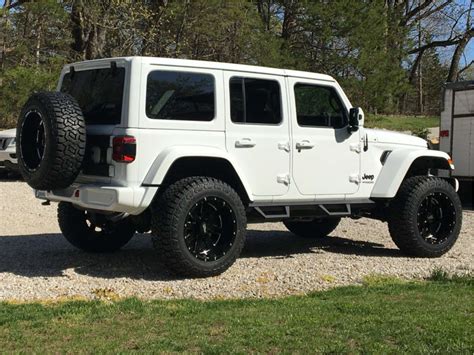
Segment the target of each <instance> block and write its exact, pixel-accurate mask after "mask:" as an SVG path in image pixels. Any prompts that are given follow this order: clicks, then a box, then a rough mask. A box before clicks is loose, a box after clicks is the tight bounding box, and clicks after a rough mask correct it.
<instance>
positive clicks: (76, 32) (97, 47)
mask: <svg viewBox="0 0 474 355" xmlns="http://www.w3.org/2000/svg"><path fill="white" fill-rule="evenodd" d="M88 3H89V2H88ZM107 10H108V9H107V8H105V9H104V11H102V12H106V11H107ZM93 16H96V17H97V18H93ZM104 17H105V14H104V13H98V9H97V8H95V7H94V4H93V2H90V3H89V6H88V7H87V6H85V5H84V2H83V1H82V0H75V1H74V2H73V5H72V9H71V22H72V28H71V34H72V38H73V40H74V42H73V43H72V45H71V48H72V49H73V50H74V51H75V52H77V53H78V54H79V55H80V57H81V58H82V59H85V60H89V59H97V58H101V57H102V56H103V55H104V49H105V44H106V38H107V36H106V30H105V28H104V27H102V26H100V25H99V24H98V22H99V19H100V20H101V21H103V22H105V21H106V19H105V18H104Z"/></svg>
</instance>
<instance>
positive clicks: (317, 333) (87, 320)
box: [0, 278, 474, 353]
mask: <svg viewBox="0 0 474 355" xmlns="http://www.w3.org/2000/svg"><path fill="white" fill-rule="evenodd" d="M379 279H380V278H379ZM383 280H384V281H383V282H372V283H371V285H370V286H367V285H366V286H359V287H358V286H353V287H344V288H335V289H333V290H330V291H327V292H318V293H313V294H311V295H308V296H301V297H296V296H295V297H288V298H283V299H276V300H275V299H273V300H272V299H265V300H232V301H210V302H199V301H193V300H180V301H140V300H137V299H127V300H121V301H117V302H101V301H91V302H84V301H74V302H66V303H58V304H46V305H42V304H38V303H32V304H9V303H0V344H2V352H7V353H8V352H14V351H21V352H32V351H34V352H38V353H43V352H49V353H51V352H54V353H57V352H72V353H75V352H114V353H115V352H127V351H136V350H138V351H146V352H163V351H166V352H182V351H188V352H206V353H222V352H239V353H247V352H300V353H307V352H311V353H314V352H333V353H341V352H342V353H346V352H369V353H380V352H382V353H386V352H390V353H394V352H409V353H420V352H437V353H472V352H473V351H474V338H473V337H472V334H473V331H474V324H473V312H474V304H473V299H474V286H473V283H472V278H464V279H461V278H460V279H458V281H452V280H450V281H436V282H434V281H426V282H403V283H400V282H394V283H392V282H390V281H389V280H388V279H386V278H385V279H383ZM466 280H468V281H469V280H470V281H469V282H466Z"/></svg>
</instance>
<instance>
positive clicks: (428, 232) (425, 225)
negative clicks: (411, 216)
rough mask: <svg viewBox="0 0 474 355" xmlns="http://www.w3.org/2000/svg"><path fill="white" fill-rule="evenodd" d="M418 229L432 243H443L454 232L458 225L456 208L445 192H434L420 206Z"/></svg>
mask: <svg viewBox="0 0 474 355" xmlns="http://www.w3.org/2000/svg"><path fill="white" fill-rule="evenodd" d="M417 224H418V231H419V233H420V235H421V237H422V238H423V239H424V240H425V241H426V242H427V243H430V244H442V243H444V242H445V241H446V240H447V239H448V238H449V236H450V235H451V234H452V232H453V230H454V227H455V225H456V209H455V208H454V204H453V202H452V201H451V199H450V198H449V196H448V195H446V194H445V193H443V192H432V193H430V194H429V195H428V196H426V197H425V198H424V199H423V200H422V202H421V204H420V207H419V208H418V217H417Z"/></svg>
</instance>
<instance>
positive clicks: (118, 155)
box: [112, 136, 137, 163]
mask: <svg viewBox="0 0 474 355" xmlns="http://www.w3.org/2000/svg"><path fill="white" fill-rule="evenodd" d="M136 154H137V141H136V139H135V137H132V136H117V137H114V139H113V141H112V159H113V160H115V161H116V162H119V163H131V162H133V161H134V160H135V156H136Z"/></svg>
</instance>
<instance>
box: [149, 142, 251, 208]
mask: <svg viewBox="0 0 474 355" xmlns="http://www.w3.org/2000/svg"><path fill="white" fill-rule="evenodd" d="M190 157H196V158H218V159H224V160H226V161H228V162H229V163H230V164H231V165H232V167H233V168H234V170H235V172H236V173H237V175H238V176H239V178H240V181H241V182H242V185H243V186H244V189H245V191H246V193H247V196H248V197H249V199H250V200H253V195H252V190H251V189H250V185H249V183H248V181H247V178H246V177H245V175H244V174H243V172H242V171H241V169H240V168H239V166H238V165H237V164H236V163H235V161H234V160H233V159H232V157H231V156H230V155H229V154H228V153H227V152H226V151H224V150H221V149H218V148H214V147H205V146H199V147H196V146H174V147H170V148H167V149H165V150H163V151H162V152H161V153H160V154H159V155H158V157H156V159H155V161H154V162H153V164H152V165H151V167H150V169H149V170H148V173H147V175H146V176H145V179H144V180H143V184H144V185H160V184H161V183H162V182H163V180H164V178H165V176H166V173H167V172H168V170H169V169H170V167H171V166H172V165H173V163H174V162H175V161H176V160H178V159H180V158H190Z"/></svg>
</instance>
